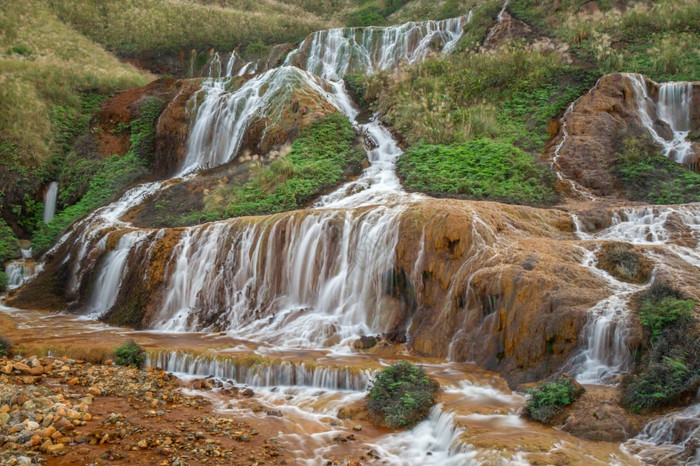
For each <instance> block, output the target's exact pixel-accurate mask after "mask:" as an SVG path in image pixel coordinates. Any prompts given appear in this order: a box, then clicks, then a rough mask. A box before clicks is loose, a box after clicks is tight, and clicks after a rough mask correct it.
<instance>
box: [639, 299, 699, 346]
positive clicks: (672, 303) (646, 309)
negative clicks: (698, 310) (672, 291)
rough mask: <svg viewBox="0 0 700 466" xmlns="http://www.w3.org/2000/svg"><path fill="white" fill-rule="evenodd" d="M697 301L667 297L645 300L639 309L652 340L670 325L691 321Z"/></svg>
mask: <svg viewBox="0 0 700 466" xmlns="http://www.w3.org/2000/svg"><path fill="white" fill-rule="evenodd" d="M694 307H695V301H693V300H692V299H676V298H673V297H666V298H664V299H662V300H661V301H659V302H653V301H649V300H645V301H644V302H643V303H642V307H641V309H640V311H639V314H640V316H641V322H642V325H643V326H644V327H645V329H646V330H648V331H649V332H650V333H651V338H652V340H656V339H658V338H659V336H660V335H661V331H662V330H663V329H664V328H666V327H668V326H669V325H675V324H680V325H682V324H683V323H689V322H690V321H692V319H693V308H694Z"/></svg>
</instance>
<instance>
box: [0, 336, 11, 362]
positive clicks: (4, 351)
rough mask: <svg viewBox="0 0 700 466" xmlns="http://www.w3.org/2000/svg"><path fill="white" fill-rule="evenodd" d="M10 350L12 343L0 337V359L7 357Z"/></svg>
mask: <svg viewBox="0 0 700 466" xmlns="http://www.w3.org/2000/svg"><path fill="white" fill-rule="evenodd" d="M11 349H12V343H11V342H10V340H8V339H7V338H5V337H0V358H1V357H3V356H9V355H10V350H11Z"/></svg>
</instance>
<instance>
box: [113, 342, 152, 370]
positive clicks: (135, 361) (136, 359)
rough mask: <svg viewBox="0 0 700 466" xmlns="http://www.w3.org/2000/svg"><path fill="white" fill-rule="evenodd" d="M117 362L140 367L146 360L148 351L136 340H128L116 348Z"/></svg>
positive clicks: (122, 364)
mask: <svg viewBox="0 0 700 466" xmlns="http://www.w3.org/2000/svg"><path fill="white" fill-rule="evenodd" d="M114 355H115V356H116V357H117V364H119V365H120V366H132V367H136V368H139V367H141V366H142V365H143V363H144V362H145V361H146V352H145V351H144V350H143V348H141V347H140V346H139V344H138V343H136V342H135V341H134V340H131V341H128V342H126V343H124V344H123V345H121V346H118V347H117V348H115V349H114Z"/></svg>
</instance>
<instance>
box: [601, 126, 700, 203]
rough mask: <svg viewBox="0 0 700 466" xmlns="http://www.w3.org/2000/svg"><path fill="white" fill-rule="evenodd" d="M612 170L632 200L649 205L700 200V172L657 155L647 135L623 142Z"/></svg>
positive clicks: (657, 149) (658, 151) (658, 152)
mask: <svg viewBox="0 0 700 466" xmlns="http://www.w3.org/2000/svg"><path fill="white" fill-rule="evenodd" d="M622 146H623V148H622V150H621V152H620V153H619V154H618V160H617V163H616V165H615V167H614V169H613V173H614V174H615V175H617V177H618V179H619V180H620V182H621V184H622V187H623V188H624V190H625V192H626V195H627V197H628V198H629V199H631V200H633V201H644V202H649V203H651V204H686V203H689V202H700V174H698V173H695V172H692V171H690V170H688V169H686V168H683V167H682V166H680V165H678V164H677V163H675V162H674V161H673V160H669V159H667V158H666V157H664V156H662V155H660V150H659V148H658V147H656V146H655V144H654V143H653V142H652V141H651V138H650V137H649V136H646V135H645V136H642V137H639V138H628V139H626V140H625V141H624V142H623V145H622Z"/></svg>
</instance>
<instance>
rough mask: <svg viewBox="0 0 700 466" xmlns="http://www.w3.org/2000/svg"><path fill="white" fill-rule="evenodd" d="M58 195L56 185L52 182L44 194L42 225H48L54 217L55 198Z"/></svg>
mask: <svg viewBox="0 0 700 466" xmlns="http://www.w3.org/2000/svg"><path fill="white" fill-rule="evenodd" d="M57 195H58V183H56V182H55V181H52V182H51V183H49V187H48V188H47V189H46V193H45V194H44V215H43V217H42V219H43V221H44V223H49V222H50V221H51V219H53V216H54V215H56V198H57Z"/></svg>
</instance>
